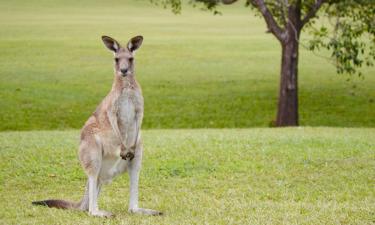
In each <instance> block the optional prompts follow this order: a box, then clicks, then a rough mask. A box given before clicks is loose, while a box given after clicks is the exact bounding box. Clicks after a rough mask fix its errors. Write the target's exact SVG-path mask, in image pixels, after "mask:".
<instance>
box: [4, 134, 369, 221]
mask: <svg viewBox="0 0 375 225" xmlns="http://www.w3.org/2000/svg"><path fill="white" fill-rule="evenodd" d="M143 134H144V135H143V136H144V140H145V143H144V145H145V155H144V164H143V170H142V173H141V181H140V204H141V206H143V207H150V208H155V209H160V210H162V211H163V212H164V213H165V215H164V216H161V217H148V216H135V215H130V214H128V213H127V205H128V203H127V201H128V178H127V176H126V175H124V176H121V177H119V178H118V179H115V181H114V182H113V183H112V184H111V185H109V186H105V187H104V190H103V192H102V194H101V199H100V207H101V208H103V209H106V210H109V211H112V212H113V213H115V214H116V217H115V218H112V219H101V218H92V217H89V216H88V215H87V214H85V213H83V212H75V211H64V210H58V209H49V208H45V207H37V206H32V205H31V201H33V200H41V199H46V198H62V199H71V200H79V199H80V197H81V195H82V194H83V189H84V183H85V176H84V174H83V171H82V170H81V168H80V165H79V163H78V159H77V155H76V151H77V146H78V135H79V134H78V131H75V130H74V131H32V132H31V131H29V132H1V133H0V143H1V145H0V155H1V164H0V171H1V173H0V174H1V177H0V191H1V192H0V208H1V209H2V210H0V224H374V223H375V214H374V212H375V188H374V178H375V177H374V175H375V174H374V168H375V154H374V153H375V130H374V129H373V128H362V129H358V128H293V129H292V128H287V129H270V128H264V129H222V130H215V129H211V130H210V129H197V130H148V131H145V132H144V133H143Z"/></svg>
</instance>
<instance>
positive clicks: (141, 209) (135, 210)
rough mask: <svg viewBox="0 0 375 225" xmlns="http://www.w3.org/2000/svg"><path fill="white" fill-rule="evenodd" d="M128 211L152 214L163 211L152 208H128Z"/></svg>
mask: <svg viewBox="0 0 375 225" xmlns="http://www.w3.org/2000/svg"><path fill="white" fill-rule="evenodd" d="M129 212H130V213H134V214H142V215H152V216H161V215H163V213H162V212H160V211H157V210H153V209H143V208H136V209H129Z"/></svg>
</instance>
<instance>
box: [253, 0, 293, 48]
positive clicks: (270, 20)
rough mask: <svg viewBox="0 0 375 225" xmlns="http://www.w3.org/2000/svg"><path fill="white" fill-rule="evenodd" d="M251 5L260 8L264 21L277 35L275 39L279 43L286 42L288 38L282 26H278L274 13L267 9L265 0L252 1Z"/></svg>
mask: <svg viewBox="0 0 375 225" xmlns="http://www.w3.org/2000/svg"><path fill="white" fill-rule="evenodd" d="M251 3H252V4H253V5H254V6H255V7H257V8H258V10H259V11H260V13H261V14H262V15H263V18H264V20H265V21H266V23H267V27H268V29H269V30H270V31H271V32H272V33H273V34H274V35H275V37H276V38H277V39H278V40H279V41H281V42H282V41H284V39H285V38H286V33H285V31H284V30H283V29H281V28H280V26H279V25H278V24H277V22H276V20H275V18H274V17H273V15H272V13H271V12H270V11H269V9H268V8H267V6H266V4H265V3H264V0H252V1H251Z"/></svg>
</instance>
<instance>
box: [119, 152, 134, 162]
mask: <svg viewBox="0 0 375 225" xmlns="http://www.w3.org/2000/svg"><path fill="white" fill-rule="evenodd" d="M120 156H121V158H122V159H123V160H127V159H130V160H132V159H133V158H134V153H132V152H121V153H120Z"/></svg>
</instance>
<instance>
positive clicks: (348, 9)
mask: <svg viewBox="0 0 375 225" xmlns="http://www.w3.org/2000/svg"><path fill="white" fill-rule="evenodd" d="M226 1H231V0H195V1H194V0H192V2H193V3H195V2H198V3H203V4H202V5H203V6H204V7H205V8H207V9H208V10H211V11H213V12H214V13H215V14H216V13H218V10H217V6H219V5H220V4H221V3H222V2H226ZM234 1H236V0H234ZM234 1H231V2H234ZM162 2H163V3H164V5H171V7H172V9H173V11H174V12H175V13H176V12H180V10H181V4H182V2H181V0H166V1H162ZM255 2H256V1H255V0H246V4H245V5H246V6H250V7H251V8H252V9H253V10H254V11H255V12H256V14H257V15H258V16H261V14H260V12H259V11H258V9H257V6H256V3H255ZM264 2H265V5H266V6H267V8H268V10H269V11H270V12H271V14H272V16H273V18H274V19H275V20H276V21H277V23H278V26H280V27H281V28H282V29H284V30H285V29H286V26H287V24H288V10H289V9H290V8H293V7H299V8H300V12H301V20H303V18H304V17H305V16H307V15H308V14H309V13H310V12H311V11H312V10H314V5H315V4H316V2H317V1H315V0H305V1H302V0H291V1H284V0H278V1H275V0H264ZM322 2H323V7H322V9H321V10H319V11H318V14H316V15H315V13H314V15H313V16H312V19H311V20H309V21H307V27H308V29H309V30H310V33H311V35H312V39H311V40H310V42H309V47H308V48H309V49H310V50H315V49H321V48H325V49H328V50H330V51H331V58H332V59H333V60H334V61H335V65H336V70H337V73H339V74H343V73H346V74H349V75H352V74H358V75H359V76H360V75H361V74H362V73H361V71H360V70H359V68H361V67H362V66H363V65H366V66H373V62H374V60H375V22H374V21H375V1H374V0H323V1H322ZM324 19H326V20H329V21H331V24H323V25H321V23H317V22H319V20H320V21H321V20H324ZM313 24H318V25H317V26H318V27H315V26H314V25H313ZM303 25H304V24H302V26H303ZM330 25H331V26H330ZM293 26H297V25H296V24H295V25H293ZM319 26H320V27H319ZM327 27H330V28H331V29H327Z"/></svg>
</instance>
